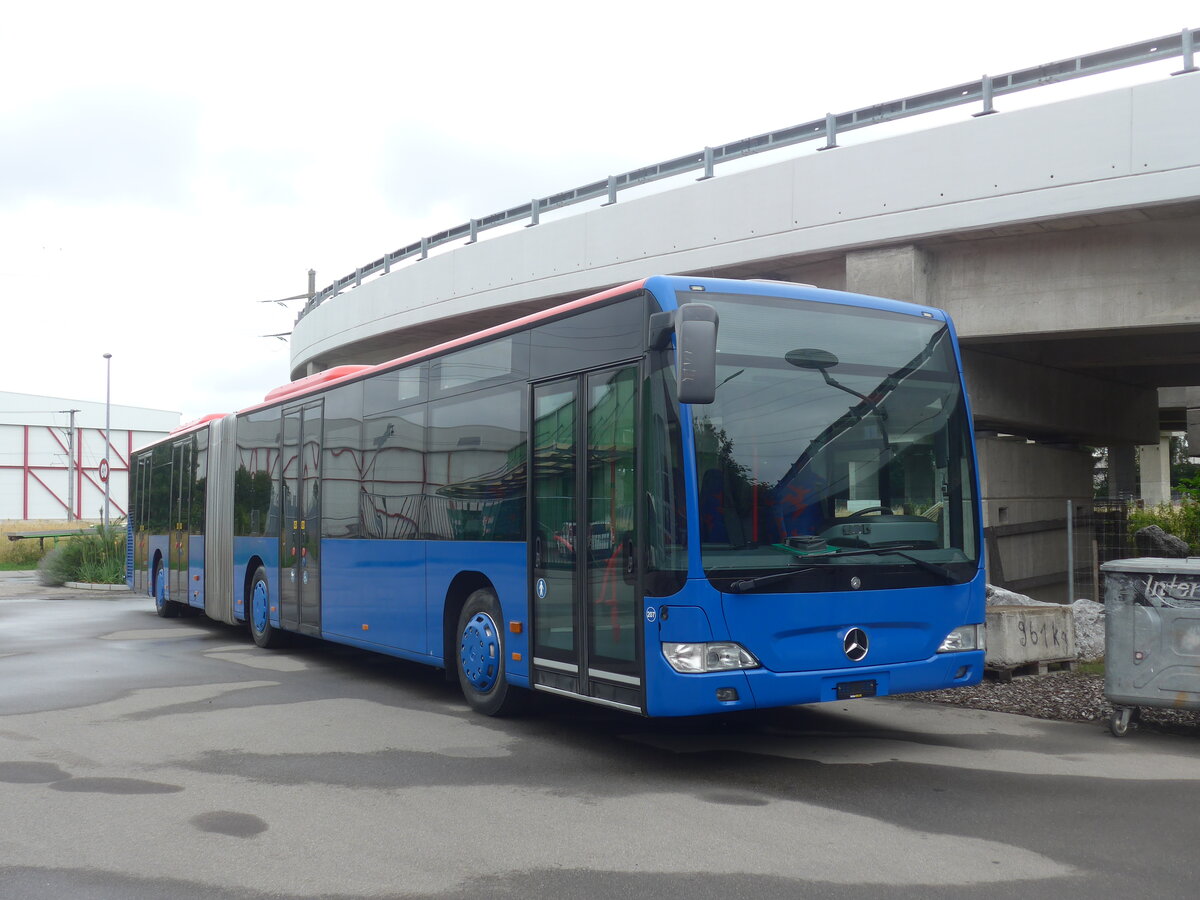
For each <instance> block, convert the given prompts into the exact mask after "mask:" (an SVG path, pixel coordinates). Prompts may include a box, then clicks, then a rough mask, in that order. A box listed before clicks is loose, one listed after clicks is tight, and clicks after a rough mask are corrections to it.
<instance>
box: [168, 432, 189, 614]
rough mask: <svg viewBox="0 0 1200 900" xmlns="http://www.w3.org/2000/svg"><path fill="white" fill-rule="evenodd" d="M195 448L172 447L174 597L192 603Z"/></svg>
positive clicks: (184, 444)
mask: <svg viewBox="0 0 1200 900" xmlns="http://www.w3.org/2000/svg"><path fill="white" fill-rule="evenodd" d="M191 461H192V445H191V442H190V441H181V442H180V443H178V444H176V445H175V446H174V447H172V448H171V521H170V526H171V541H170V545H169V549H168V555H169V557H170V558H169V565H168V567H167V568H168V569H169V570H170V575H169V576H168V579H169V580H168V581H167V585H168V588H169V590H170V596H171V597H172V598H173V599H175V600H177V601H178V602H180V603H187V602H188V531H189V526H188V513H189V512H190V511H191V506H192V477H191V475H192V465H191Z"/></svg>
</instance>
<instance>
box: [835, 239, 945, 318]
mask: <svg viewBox="0 0 1200 900" xmlns="http://www.w3.org/2000/svg"><path fill="white" fill-rule="evenodd" d="M929 270H930V266H929V256H928V254H927V253H926V252H925V251H924V250H922V249H921V248H920V247H917V246H915V245H913V244H908V245H906V246H903V247H882V248H878V249H869V250H852V251H850V252H849V253H847V254H846V290H848V291H851V292H853V293H856V294H871V295H872V296H875V297H887V298H889V299H891V300H906V301H908V302H909V303H923V304H929Z"/></svg>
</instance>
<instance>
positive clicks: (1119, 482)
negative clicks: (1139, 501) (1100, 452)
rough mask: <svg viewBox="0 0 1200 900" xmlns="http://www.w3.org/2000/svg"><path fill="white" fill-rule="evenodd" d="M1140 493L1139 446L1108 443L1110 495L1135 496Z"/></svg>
mask: <svg viewBox="0 0 1200 900" xmlns="http://www.w3.org/2000/svg"><path fill="white" fill-rule="evenodd" d="M1137 493H1138V481H1137V446H1136V445H1135V444H1125V443H1121V444H1109V445H1108V496H1109V497H1112V498H1114V499H1116V498H1119V497H1135V496H1137Z"/></svg>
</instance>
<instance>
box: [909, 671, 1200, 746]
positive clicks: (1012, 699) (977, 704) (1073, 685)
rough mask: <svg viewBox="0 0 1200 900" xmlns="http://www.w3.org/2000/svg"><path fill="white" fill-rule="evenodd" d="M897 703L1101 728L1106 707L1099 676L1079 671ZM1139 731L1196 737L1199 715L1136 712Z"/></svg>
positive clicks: (1026, 677) (1199, 728)
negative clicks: (915, 702)
mask: <svg viewBox="0 0 1200 900" xmlns="http://www.w3.org/2000/svg"><path fill="white" fill-rule="evenodd" d="M902 699H909V700H924V701H927V702H932V703H948V704H951V705H954V706H965V707H968V708H970V709H985V710H988V711H990V712H1006V713H1015V714H1017V715H1020V716H1033V717H1034V718H1036V719H1056V720H1058V721H1062V722H1096V723H1097V724H1099V725H1101V726H1104V727H1107V724H1108V716H1109V714H1110V713H1111V712H1112V711H1113V708H1112V704H1111V703H1109V702H1108V700H1106V699H1105V697H1104V676H1103V675H1087V674H1083V673H1080V672H1052V673H1050V674H1048V675H1022V676H1018V677H1016V678H1014V679H1013V680H1012V681H1011V682H1009V683H1004V682H1001V681H998V680H995V679H993V678H985V679H984V680H983V681H982V682H980V683H979V684H977V685H974V686H972V687H963V688H952V689H949V690H944V691H928V692H926V693H921V694H904V695H902ZM1133 728H1141V729H1143V730H1145V731H1156V732H1160V733H1168V734H1188V735H1193V736H1195V737H1200V712H1194V711H1190V710H1178V709H1154V708H1152V707H1148V706H1147V707H1142V708H1141V721H1140V722H1138V723H1136V724H1134V725H1133V726H1131V729H1130V730H1131V731H1132V730H1133Z"/></svg>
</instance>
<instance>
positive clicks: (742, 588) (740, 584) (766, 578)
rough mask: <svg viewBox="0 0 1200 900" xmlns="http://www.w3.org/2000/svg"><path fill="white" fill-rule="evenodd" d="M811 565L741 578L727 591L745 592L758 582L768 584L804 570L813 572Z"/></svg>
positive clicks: (757, 584)
mask: <svg viewBox="0 0 1200 900" xmlns="http://www.w3.org/2000/svg"><path fill="white" fill-rule="evenodd" d="M815 571H817V570H816V568H814V567H813V566H805V567H804V568H803V569H788V570H787V571H786V572H774V573H772V574H770V575H759V576H758V577H757V578H743V579H742V580H740V581H734V582H732V583H731V584H730V585H729V591H730V592H731V593H734V594H741V593H745V592H746V591H752V590H754V588H756V587H758V586H759V585H760V584H769V583H770V582H772V581H778V580H779V579H781V578H787V577H788V576H789V575H801V574H803V573H804V572H815Z"/></svg>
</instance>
